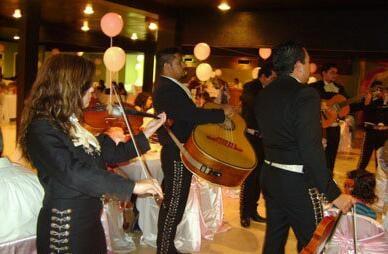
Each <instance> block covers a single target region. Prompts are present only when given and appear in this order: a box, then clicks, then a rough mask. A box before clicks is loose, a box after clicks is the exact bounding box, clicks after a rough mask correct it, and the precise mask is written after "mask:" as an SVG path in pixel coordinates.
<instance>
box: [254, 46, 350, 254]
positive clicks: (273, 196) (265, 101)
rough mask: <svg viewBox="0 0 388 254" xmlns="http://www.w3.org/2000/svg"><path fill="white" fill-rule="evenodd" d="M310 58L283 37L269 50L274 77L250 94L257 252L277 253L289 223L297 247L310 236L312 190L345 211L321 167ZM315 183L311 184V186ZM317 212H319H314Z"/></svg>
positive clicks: (314, 218)
mask: <svg viewBox="0 0 388 254" xmlns="http://www.w3.org/2000/svg"><path fill="white" fill-rule="evenodd" d="M309 61H310V57H309V54H308V53H307V51H306V49H305V48H303V47H302V46H301V45H300V44H297V43H294V42H286V43H283V44H280V45H278V46H277V47H275V48H274V50H273V65H274V71H275V72H276V74H277V75H278V77H277V79H276V80H275V81H273V82H271V83H270V84H269V85H268V86H267V87H266V88H265V89H263V90H262V91H261V92H260V93H259V94H258V96H257V98H256V104H255V115H256V119H257V123H258V127H259V130H260V131H261V133H262V139H263V145H264V154H265V161H264V166H263V168H262V174H261V177H262V179H261V183H262V190H263V194H264V198H265V200H266V211H267V228H266V233H265V242H264V249H263V253H265V254H270V253H273V254H282V253H284V247H285V244H286V241H287V237H288V231H289V228H290V227H291V228H292V229H293V231H294V233H295V235H296V238H297V240H298V251H301V250H302V248H303V247H304V246H305V245H306V244H307V243H308V242H309V241H310V239H311V237H312V235H313V233H314V230H315V228H316V225H317V224H318V223H319V221H320V219H321V218H320V217H321V216H320V215H321V214H319V213H315V210H316V209H317V212H319V210H318V209H319V208H320V206H314V203H315V202H316V201H314V196H313V195H309V194H311V193H312V192H313V191H314V190H317V191H319V192H320V193H324V194H325V196H326V197H327V199H328V200H329V201H330V202H332V203H333V204H334V205H336V206H337V207H338V208H340V209H341V210H342V211H343V212H347V211H348V210H349V209H350V208H351V206H352V205H353V203H354V201H355V200H354V199H353V198H352V197H351V196H349V195H346V194H341V191H340V190H339V188H338V187H337V185H336V184H335V182H334V181H333V179H332V177H331V174H330V172H329V170H328V169H327V167H326V162H325V154H324V152H323V147H322V143H321V139H322V134H321V126H320V99H319V95H318V93H317V92H316V91H315V90H314V89H313V88H311V87H308V86H307V85H304V83H305V82H307V80H308V77H309V74H310V69H309ZM314 188H316V189H314ZM320 212H322V211H320Z"/></svg>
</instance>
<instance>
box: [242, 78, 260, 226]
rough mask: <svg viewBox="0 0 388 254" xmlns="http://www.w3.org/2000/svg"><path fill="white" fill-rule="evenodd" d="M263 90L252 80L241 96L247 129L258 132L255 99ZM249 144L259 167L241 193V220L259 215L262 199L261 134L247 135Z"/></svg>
mask: <svg viewBox="0 0 388 254" xmlns="http://www.w3.org/2000/svg"><path fill="white" fill-rule="evenodd" d="M261 89H263V86H262V84H261V82H260V81H259V80H258V79H255V80H252V81H250V82H248V83H246V84H245V85H244V88H243V92H242V94H241V97H240V100H241V116H242V117H243V118H244V120H245V122H246V124H247V128H249V129H253V130H257V129H258V127H257V122H256V118H255V112H254V104H255V98H256V96H257V94H258V93H259V91H260V90H261ZM246 136H247V138H248V140H249V142H250V143H251V145H252V147H253V149H254V150H255V153H256V156H257V160H258V162H257V165H256V167H255V168H254V169H253V170H252V172H251V173H250V174H249V176H248V177H247V178H246V179H245V181H244V182H243V184H242V186H241V191H240V218H243V219H244V218H246V219H249V218H250V217H251V216H253V215H255V214H257V206H258V201H259V198H260V190H261V189H260V170H261V168H262V166H263V162H264V151H263V144H262V141H261V138H260V137H259V134H258V133H256V134H250V133H247V134H246Z"/></svg>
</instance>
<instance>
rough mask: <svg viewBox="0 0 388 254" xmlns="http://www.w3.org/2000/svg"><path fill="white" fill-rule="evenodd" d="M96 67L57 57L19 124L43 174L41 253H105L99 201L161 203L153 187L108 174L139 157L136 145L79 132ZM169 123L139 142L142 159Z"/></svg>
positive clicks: (25, 147)
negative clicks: (142, 198) (139, 198)
mask: <svg viewBox="0 0 388 254" xmlns="http://www.w3.org/2000/svg"><path fill="white" fill-rule="evenodd" d="M94 70H95V67H94V65H93V64H92V63H91V62H90V61H88V60H86V59H84V58H82V57H78V56H72V55H62V54H60V55H55V56H52V57H50V58H49V59H48V60H47V61H46V62H45V63H44V64H43V65H42V67H41V68H40V70H39V72H38V75H37V78H36V80H35V83H34V85H33V87H32V91H31V93H30V97H29V98H28V101H27V104H26V107H25V108H24V112H23V115H22V120H21V127H20V135H19V137H20V140H19V143H20V146H21V149H22V153H23V155H24V156H25V158H27V159H28V160H29V161H30V162H31V163H32V165H33V166H34V167H35V168H37V170H38V177H39V181H40V183H41V184H42V186H43V188H44V191H45V196H44V200H43V206H42V208H41V210H40V213H39V218H38V226H37V249H38V253H51V252H55V253H62V252H66V253H68V252H69V253H106V243H105V236H104V231H103V229H102V226H101V222H100V214H101V209H102V202H101V198H102V197H103V196H104V195H109V196H114V197H117V198H118V199H120V200H124V201H125V200H128V199H130V197H131V195H132V193H136V194H146V193H147V194H152V195H159V196H161V197H162V196H163V193H162V191H161V188H160V186H159V185H158V183H157V181H156V180H155V179H148V180H140V181H138V182H132V181H130V180H128V179H125V178H123V177H121V176H119V175H115V174H112V173H109V172H108V171H106V167H105V165H106V163H117V162H123V161H127V160H129V159H131V158H132V157H135V155H136V153H135V149H134V145H133V143H132V142H131V141H129V142H127V143H119V144H117V145H116V143H115V142H114V141H113V140H112V139H111V138H109V137H108V136H107V135H105V134H102V135H99V136H98V137H95V136H93V135H92V134H91V133H90V132H88V131H87V130H86V129H85V128H83V127H82V126H81V125H80V122H79V119H82V114H83V113H82V109H83V108H85V107H87V105H88V104H89V102H90V98H91V93H92V92H93V88H92V87H91V86H90V84H91V82H90V81H91V78H92V76H93V73H94ZM164 121H165V115H164V114H161V115H160V120H155V121H153V122H151V123H150V124H149V125H148V126H147V127H146V128H145V129H144V131H143V132H142V133H140V134H139V135H137V136H135V140H136V141H137V143H138V146H139V149H140V150H141V152H145V151H147V150H148V149H149V144H148V140H147V138H148V137H149V136H151V135H152V134H153V133H154V132H155V131H156V130H157V129H158V128H159V127H160V126H161V125H162V124H163V123H164Z"/></svg>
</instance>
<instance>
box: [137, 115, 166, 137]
mask: <svg viewBox="0 0 388 254" xmlns="http://www.w3.org/2000/svg"><path fill="white" fill-rule="evenodd" d="M158 117H159V119H154V120H152V121H151V122H149V123H148V124H147V126H146V127H145V128H144V131H143V133H144V135H145V136H146V138H149V137H151V136H152V134H154V133H155V131H156V130H157V129H159V127H160V126H162V125H163V124H164V123H165V122H166V119H167V116H166V113H164V112H163V113H160V114H159V115H158Z"/></svg>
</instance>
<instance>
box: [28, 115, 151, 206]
mask: <svg viewBox="0 0 388 254" xmlns="http://www.w3.org/2000/svg"><path fill="white" fill-rule="evenodd" d="M97 139H98V141H99V143H100V146H101V153H100V154H97V153H94V154H89V153H87V152H85V150H84V149H83V147H82V146H77V147H76V146H74V144H73V142H72V140H71V139H70V137H69V136H68V135H66V134H65V133H63V132H62V131H61V130H59V129H58V128H56V127H54V126H53V125H52V124H51V123H50V122H49V121H48V120H45V119H39V120H34V121H33V122H32V123H31V125H30V126H29V128H28V133H27V147H28V154H29V156H30V158H31V161H32V164H33V166H34V167H35V168H37V170H38V177H39V181H40V183H41V184H42V186H43V188H44V190H45V198H44V204H45V203H47V202H48V201H49V200H52V199H96V198H100V197H101V196H102V195H104V194H109V195H110V196H115V197H117V198H119V199H120V200H127V199H129V198H130V197H131V195H132V191H133V188H134V186H135V184H134V182H132V181H130V180H128V179H125V178H123V177H121V176H119V175H116V174H113V173H110V172H108V171H107V170H106V166H105V163H118V162H124V161H128V160H129V159H131V158H134V157H135V156H136V152H135V149H134V146H133V143H132V142H131V141H128V142H127V143H119V144H118V145H117V146H116V144H115V143H114V141H113V140H112V139H111V138H110V137H108V136H106V135H100V136H98V137H97ZM135 139H136V141H137V143H138V145H139V149H140V151H141V152H143V153H144V152H146V151H147V150H149V144H148V140H147V139H146V137H145V136H144V134H139V135H137V136H136V137H135Z"/></svg>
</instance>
